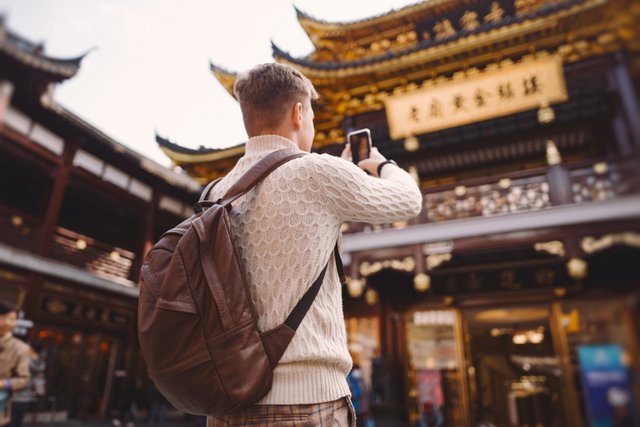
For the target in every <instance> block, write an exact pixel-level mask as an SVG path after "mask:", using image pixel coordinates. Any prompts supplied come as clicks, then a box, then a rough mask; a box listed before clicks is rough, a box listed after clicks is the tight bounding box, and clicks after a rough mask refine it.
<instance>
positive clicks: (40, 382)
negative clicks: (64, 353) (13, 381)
mask: <svg viewBox="0 0 640 427" xmlns="http://www.w3.org/2000/svg"><path fill="white" fill-rule="evenodd" d="M41 353H42V344H41V343H40V341H34V342H33V343H32V344H31V346H30V347H29V356H30V358H31V360H30V362H29V373H30V374H31V380H29V385H28V386H27V387H25V388H24V389H22V390H20V391H19V392H17V393H16V394H15V395H14V396H13V400H12V410H11V423H9V426H10V427H22V422H23V420H24V415H25V414H26V412H27V409H28V408H29V404H30V403H32V402H37V401H38V398H39V397H43V396H44V395H45V390H46V381H45V375H44V372H45V369H46V367H47V363H46V362H45V360H44V359H43V358H42V357H41Z"/></svg>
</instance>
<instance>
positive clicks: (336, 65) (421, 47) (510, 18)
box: [272, 0, 585, 71]
mask: <svg viewBox="0 0 640 427" xmlns="http://www.w3.org/2000/svg"><path fill="white" fill-rule="evenodd" d="M582 3H585V0H562V1H559V2H555V3H547V4H544V5H543V6H542V7H540V8H538V9H536V10H533V11H529V12H527V13H521V14H514V15H504V14H503V15H498V16H497V17H496V16H493V17H492V18H491V19H484V20H481V21H477V24H476V25H473V26H467V28H465V27H463V26H462V25H461V26H460V28H458V30H457V31H455V29H454V31H453V32H451V31H450V30H451V29H452V28H450V24H451V23H450V22H449V21H448V19H445V20H444V21H447V22H446V23H445V24H447V25H446V28H445V29H448V31H441V28H442V27H443V25H439V24H442V21H443V20H441V21H438V22H436V25H435V26H434V36H429V37H426V38H423V39H422V40H419V41H418V42H417V43H415V44H414V45H411V46H407V47H405V48H403V49H399V50H396V51H392V50H384V51H382V52H380V53H379V54H374V55H372V56H367V57H364V58H358V59H355V60H344V61H334V62H317V61H313V60H312V59H310V58H311V57H310V56H305V57H294V56H293V55H291V54H289V53H288V52H286V51H284V50H283V49H281V48H279V47H278V46H276V45H275V44H273V43H272V49H273V56H274V58H275V59H276V60H277V61H280V60H282V61H284V62H287V63H289V64H291V65H294V66H298V67H304V68H306V69H307V70H317V71H338V70H347V69H349V70H351V71H354V69H358V68H362V67H367V66H371V65H374V64H380V63H383V62H385V61H389V60H392V59H395V58H400V57H403V56H407V55H411V54H414V53H416V52H420V51H425V50H428V49H431V48H434V47H438V46H442V45H445V44H448V43H451V42H455V41H458V40H460V39H462V38H465V37H468V36H475V35H477V34H480V33H486V32H490V31H492V30H496V29H498V28H500V27H504V26H507V25H513V24H520V23H523V22H526V21H529V20H532V19H536V18H539V17H542V16H544V15H549V14H552V13H555V12H560V11H562V10H565V9H569V8H571V7H573V6H577V5H579V4H582ZM494 15H495V14H494ZM487 16H488V15H487ZM476 18H477V17H476ZM485 18H487V17H485ZM436 26H438V28H435V27H436ZM470 28H472V29H470ZM440 33H441V34H440Z"/></svg>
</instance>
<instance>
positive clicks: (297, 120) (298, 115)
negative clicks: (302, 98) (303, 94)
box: [291, 102, 302, 129]
mask: <svg viewBox="0 0 640 427" xmlns="http://www.w3.org/2000/svg"><path fill="white" fill-rule="evenodd" d="M291 120H293V126H294V127H295V128H296V129H300V128H301V127H302V102H296V103H295V104H293V108H291Z"/></svg>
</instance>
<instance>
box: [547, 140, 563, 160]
mask: <svg viewBox="0 0 640 427" xmlns="http://www.w3.org/2000/svg"><path fill="white" fill-rule="evenodd" d="M560 163H562V156H561V155H560V151H558V147H556V144H555V142H553V141H552V140H548V141H547V164H548V165H549V166H553V165H559V164H560Z"/></svg>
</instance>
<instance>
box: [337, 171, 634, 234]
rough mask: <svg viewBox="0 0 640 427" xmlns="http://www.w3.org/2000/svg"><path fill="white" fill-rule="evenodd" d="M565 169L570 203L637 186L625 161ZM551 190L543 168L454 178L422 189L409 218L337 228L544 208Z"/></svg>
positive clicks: (622, 192)
mask: <svg viewBox="0 0 640 427" xmlns="http://www.w3.org/2000/svg"><path fill="white" fill-rule="evenodd" d="M563 167H564V166H563ZM567 169H568V175H569V182H568V183H567V185H569V186H570V191H571V198H572V200H571V202H573V203H584V202H589V201H603V200H610V199H613V198H616V197H620V196H623V195H626V194H632V193H636V192H639V191H640V188H638V178H637V176H638V175H637V172H635V169H634V166H633V165H632V163H631V162H630V161H626V162H617V163H604V162H598V163H594V162H581V163H576V164H573V165H569V166H567ZM556 191H557V189H556V188H554V187H553V184H552V183H551V182H549V180H548V177H547V173H546V170H544V169H536V170H528V171H518V172H512V173H509V174H504V175H498V176H492V177H486V178H476V179H473V180H467V181H460V182H456V183H455V184H446V185H440V186H434V187H431V188H428V189H426V191H423V208H422V211H421V212H420V215H418V217H416V218H414V219H412V220H411V221H408V222H401V223H394V224H375V225H372V224H364V223H347V224H345V225H344V226H343V231H344V232H345V233H356V232H365V233H366V232H375V231H377V230H381V229H386V228H403V227H405V226H407V225H410V224H425V223H430V222H440V221H449V220H454V219H464V218H471V217H482V216H484V217H488V216H494V215H505V214H510V213H516V212H527V211H535V210H540V209H546V208H549V207H551V206H553V202H552V201H553V200H554V197H553V196H554V192H556Z"/></svg>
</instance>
